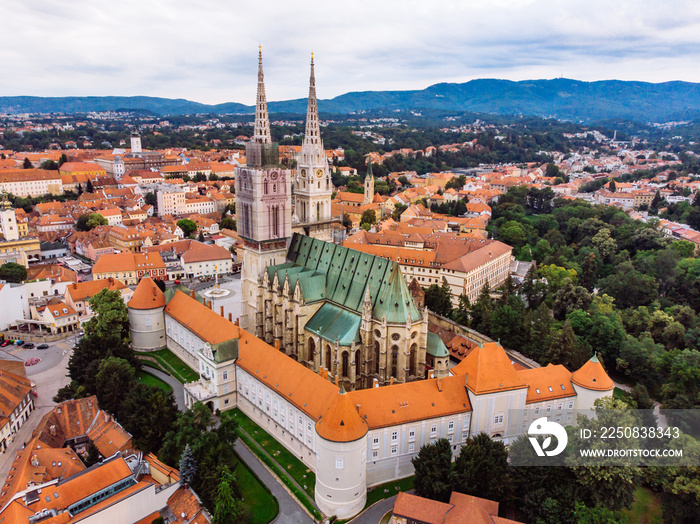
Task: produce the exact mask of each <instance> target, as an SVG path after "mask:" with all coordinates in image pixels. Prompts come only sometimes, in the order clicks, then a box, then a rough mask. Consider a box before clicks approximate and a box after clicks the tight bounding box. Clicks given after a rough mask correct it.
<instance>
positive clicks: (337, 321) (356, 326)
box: [305, 302, 362, 346]
mask: <svg viewBox="0 0 700 524" xmlns="http://www.w3.org/2000/svg"><path fill="white" fill-rule="evenodd" d="M361 320H362V318H361V317H360V315H358V314H357V313H353V312H351V311H348V310H347V309H342V308H339V307H338V306H335V305H333V304H331V303H330V302H326V303H325V304H323V305H322V306H321V308H320V309H319V310H318V311H317V312H316V314H315V315H314V316H313V317H311V320H310V321H309V322H308V324H306V327H305V328H306V330H307V331H310V332H311V333H313V334H314V335H318V336H320V337H321V338H322V339H324V340H327V341H328V342H331V343H335V339H336V338H337V339H338V343H339V344H340V345H341V346H349V345H350V344H352V343H353V342H355V343H359V342H360V322H361Z"/></svg>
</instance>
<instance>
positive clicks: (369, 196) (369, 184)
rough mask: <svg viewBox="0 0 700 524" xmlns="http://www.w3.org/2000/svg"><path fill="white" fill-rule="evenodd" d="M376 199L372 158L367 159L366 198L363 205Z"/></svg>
mask: <svg viewBox="0 0 700 524" xmlns="http://www.w3.org/2000/svg"><path fill="white" fill-rule="evenodd" d="M373 200H374V175H373V174H372V160H371V159H368V160H367V174H366V175H365V198H364V199H363V200H362V205H363V206H366V205H367V204H371V203H372V201H373Z"/></svg>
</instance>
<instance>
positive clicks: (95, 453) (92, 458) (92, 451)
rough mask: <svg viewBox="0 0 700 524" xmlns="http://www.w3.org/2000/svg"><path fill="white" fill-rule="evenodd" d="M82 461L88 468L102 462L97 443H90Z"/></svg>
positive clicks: (90, 441)
mask: <svg viewBox="0 0 700 524" xmlns="http://www.w3.org/2000/svg"><path fill="white" fill-rule="evenodd" d="M82 459H83V463H84V464H85V467H87V468H89V467H90V466H93V465H95V464H97V463H98V462H99V461H100V450H99V449H97V446H95V443H94V442H93V441H92V440H89V441H88V443H87V447H86V449H85V454H84V455H83V456H82Z"/></svg>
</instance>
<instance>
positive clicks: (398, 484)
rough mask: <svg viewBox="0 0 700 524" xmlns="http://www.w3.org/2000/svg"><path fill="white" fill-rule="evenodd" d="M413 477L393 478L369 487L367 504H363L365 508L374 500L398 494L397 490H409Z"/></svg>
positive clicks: (377, 500) (411, 486)
mask: <svg viewBox="0 0 700 524" xmlns="http://www.w3.org/2000/svg"><path fill="white" fill-rule="evenodd" d="M414 478H415V477H413V476H411V477H406V478H405V479H399V480H394V481H392V482H387V483H385V484H379V485H378V486H374V487H373V488H370V490H369V491H368V492H367V504H365V509H367V508H369V507H370V506H371V505H372V504H374V503H375V502H379V501H380V500H383V499H388V498H389V497H393V496H394V495H398V493H399V491H409V490H411V489H413V479H414Z"/></svg>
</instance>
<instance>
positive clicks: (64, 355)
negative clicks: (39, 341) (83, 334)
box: [0, 341, 71, 481]
mask: <svg viewBox="0 0 700 524" xmlns="http://www.w3.org/2000/svg"><path fill="white" fill-rule="evenodd" d="M70 347H71V346H70V345H69V342H67V341H62V342H56V343H52V344H50V347H49V349H47V350H43V351H42V350H31V349H22V348H14V349H12V353H13V354H14V355H16V356H18V357H20V358H23V359H25V360H27V359H28V358H30V357H32V356H39V358H42V361H41V362H40V363H39V364H37V365H35V366H29V367H27V376H28V377H29V379H30V380H31V381H32V382H34V383H35V384H36V390H37V393H38V397H35V398H34V407H35V409H34V411H33V412H32V413H31V414H30V415H29V418H28V419H27V421H26V422H25V423H24V425H23V426H22V427H21V428H20V430H19V431H18V432H17V434H16V435H15V439H14V440H13V441H12V442H11V443H10V445H9V446H8V448H7V451H5V453H3V454H2V455H0V479H3V481H4V479H5V478H6V477H7V473H8V472H9V470H10V465H11V464H12V461H13V460H14V458H15V455H16V453H17V452H18V451H20V450H21V449H22V445H23V444H24V443H25V442H27V441H28V440H29V439H30V438H31V435H32V432H33V431H34V429H36V427H37V426H38V425H39V422H40V421H41V419H42V417H43V416H44V415H46V413H48V412H49V411H51V409H53V407H54V406H55V405H56V404H55V402H54V401H53V400H51V399H52V398H53V396H54V395H55V394H56V392H57V391H58V390H59V389H60V388H62V387H63V386H65V385H67V384H68V383H69V382H70V379H69V378H68V376H67V369H66V368H67V367H68V359H69V358H70V354H71V350H70ZM6 349H7V348H6ZM42 364H43V366H42Z"/></svg>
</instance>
